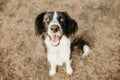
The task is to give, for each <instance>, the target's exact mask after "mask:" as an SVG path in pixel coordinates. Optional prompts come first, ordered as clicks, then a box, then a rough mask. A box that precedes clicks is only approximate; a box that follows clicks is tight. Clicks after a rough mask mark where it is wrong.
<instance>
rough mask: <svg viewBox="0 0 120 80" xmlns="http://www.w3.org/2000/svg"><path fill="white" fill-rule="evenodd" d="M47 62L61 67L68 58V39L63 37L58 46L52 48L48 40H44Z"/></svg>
mask: <svg viewBox="0 0 120 80" xmlns="http://www.w3.org/2000/svg"><path fill="white" fill-rule="evenodd" d="M45 45H46V47H47V58H48V61H50V62H54V63H56V64H58V65H62V64H63V63H64V62H65V61H66V60H67V59H69V57H70V39H69V38H67V37H65V36H63V37H62V38H61V40H60V44H59V45H58V46H52V45H51V43H50V40H49V38H46V39H45Z"/></svg>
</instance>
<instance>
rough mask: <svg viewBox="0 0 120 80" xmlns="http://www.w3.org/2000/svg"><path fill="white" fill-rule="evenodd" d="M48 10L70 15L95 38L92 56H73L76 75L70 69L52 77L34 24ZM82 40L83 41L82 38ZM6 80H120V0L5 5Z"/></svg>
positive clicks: (9, 1)
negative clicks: (67, 72)
mask: <svg viewBox="0 0 120 80" xmlns="http://www.w3.org/2000/svg"><path fill="white" fill-rule="evenodd" d="M43 11H65V12H67V13H68V14H69V15H70V16H71V17H72V18H73V19H75V20H76V21H77V23H78V25H79V30H78V33H79V34H81V35H83V36H87V37H89V42H90V44H92V46H91V50H92V52H91V54H90V55H89V56H87V57H85V58H82V57H81V54H82V52H81V51H79V50H76V51H74V52H73V53H72V55H71V58H72V67H73V70H74V73H73V74H72V75H71V76H69V75H67V74H66V72H65V66H62V67H59V68H58V71H57V74H56V75H55V76H53V77H49V76H48V72H49V68H50V65H49V64H48V62H47V59H46V53H45V51H44V47H43V45H42V43H41V40H40V39H39V38H37V37H36V36H35V31H34V22H35V18H36V16H37V15H38V14H40V13H41V12H43ZM81 35H80V36H81ZM0 80H120V0H0Z"/></svg>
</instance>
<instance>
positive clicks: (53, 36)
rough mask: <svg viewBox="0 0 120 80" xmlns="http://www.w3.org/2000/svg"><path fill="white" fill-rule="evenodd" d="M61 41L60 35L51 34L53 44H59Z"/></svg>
mask: <svg viewBox="0 0 120 80" xmlns="http://www.w3.org/2000/svg"><path fill="white" fill-rule="evenodd" d="M59 42H60V37H59V36H58V35H52V36H51V44H52V45H54V46H57V45H58V44H59Z"/></svg>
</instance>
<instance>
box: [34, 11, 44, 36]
mask: <svg viewBox="0 0 120 80" xmlns="http://www.w3.org/2000/svg"><path fill="white" fill-rule="evenodd" d="M45 14H46V12H42V13H41V14H39V15H38V16H37V18H36V20H35V33H36V35H41V34H43V32H45V27H44V23H43V18H44V15H45Z"/></svg>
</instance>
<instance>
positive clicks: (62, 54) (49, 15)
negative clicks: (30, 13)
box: [35, 11, 90, 76]
mask: <svg viewBox="0 0 120 80" xmlns="http://www.w3.org/2000/svg"><path fill="white" fill-rule="evenodd" d="M77 30H78V25H77V22H76V21H75V20H73V19H72V18H71V17H70V16H69V15H68V14H67V13H66V12H58V11H57V12H56V11H55V12H43V13H41V14H39V15H38V16H37V18H36V21H35V32H36V35H38V36H40V37H41V38H42V39H43V41H44V44H45V47H46V49H47V60H48V62H49V64H50V66H51V69H50V71H49V75H50V76H53V75H54V74H55V73H56V67H57V65H59V66H62V65H63V63H65V64H66V72H67V73H68V74H69V75H71V74H72V73H73V69H72V67H71V60H70V55H71V46H72V45H71V44H74V43H77V42H74V41H75V40H73V39H74V38H73V37H74V34H75V33H76V31H77ZM78 42H79V43H80V44H79V45H80V46H81V47H82V50H83V56H86V55H88V54H89V52H90V48H89V46H88V45H87V44H86V43H85V42H84V41H78ZM77 45H78V44H77Z"/></svg>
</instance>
